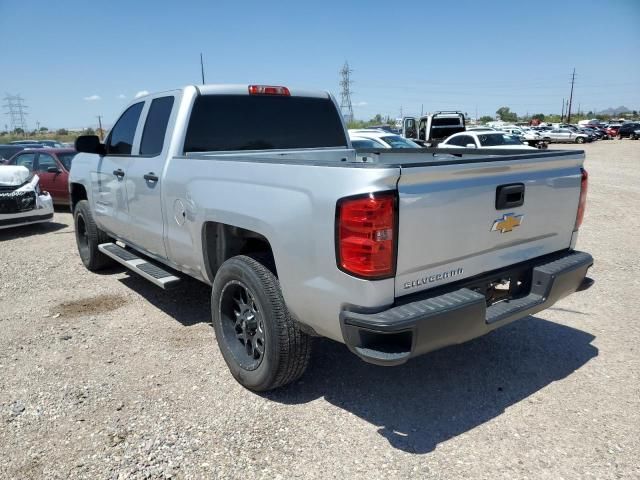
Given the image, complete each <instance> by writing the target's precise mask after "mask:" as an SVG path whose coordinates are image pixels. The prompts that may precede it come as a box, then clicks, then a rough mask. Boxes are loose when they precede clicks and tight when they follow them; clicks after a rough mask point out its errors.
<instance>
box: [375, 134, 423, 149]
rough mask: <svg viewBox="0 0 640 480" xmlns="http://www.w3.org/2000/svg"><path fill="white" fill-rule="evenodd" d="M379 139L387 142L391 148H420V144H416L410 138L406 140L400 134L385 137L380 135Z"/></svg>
mask: <svg viewBox="0 0 640 480" xmlns="http://www.w3.org/2000/svg"><path fill="white" fill-rule="evenodd" d="M380 140H382V141H383V142H385V143H387V144H389V145H390V146H391V148H420V145H418V144H417V143H415V142H412V141H411V140H407V139H406V138H403V137H401V136H400V135H389V136H386V137H380Z"/></svg>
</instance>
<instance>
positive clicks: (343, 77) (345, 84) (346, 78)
mask: <svg viewBox="0 0 640 480" xmlns="http://www.w3.org/2000/svg"><path fill="white" fill-rule="evenodd" d="M352 73H353V70H351V68H349V62H347V61H346V60H345V62H344V65H343V66H342V68H341V69H340V87H342V92H341V94H340V112H342V116H343V117H344V120H345V122H346V123H349V122H352V121H353V105H352V104H351V94H352V93H353V92H352V91H351V84H353V80H351V74H352Z"/></svg>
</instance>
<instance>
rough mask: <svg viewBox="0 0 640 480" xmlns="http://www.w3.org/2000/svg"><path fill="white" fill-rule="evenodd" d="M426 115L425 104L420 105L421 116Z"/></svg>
mask: <svg viewBox="0 0 640 480" xmlns="http://www.w3.org/2000/svg"><path fill="white" fill-rule="evenodd" d="M422 115H424V103H423V104H422V105H420V116H422Z"/></svg>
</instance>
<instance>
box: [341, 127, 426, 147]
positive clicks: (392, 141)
mask: <svg viewBox="0 0 640 480" xmlns="http://www.w3.org/2000/svg"><path fill="white" fill-rule="evenodd" d="M349 139H350V140H351V145H352V146H353V148H422V147H421V146H420V145H418V144H417V143H415V142H412V141H411V140H408V139H406V138H404V137H401V136H400V135H396V134H394V133H389V132H387V131H385V130H373V129H359V130H349Z"/></svg>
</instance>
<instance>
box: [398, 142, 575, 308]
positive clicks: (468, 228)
mask: <svg viewBox="0 0 640 480" xmlns="http://www.w3.org/2000/svg"><path fill="white" fill-rule="evenodd" d="M550 153H551V152H547V153H545V154H544V155H541V156H540V157H536V156H535V155H532V156H529V158H524V159H513V157H511V159H498V158H496V159H495V161H494V160H493V159H490V158H489V159H487V158H485V159H483V160H482V161H478V162H470V161H469V160H466V161H462V160H461V161H460V162H459V163H456V162H455V161H454V162H451V163H444V164H438V163H434V164H431V165H428V164H424V163H422V164H414V165H411V164H410V163H407V164H405V165H403V166H402V167H401V176H400V179H399V182H398V192H399V229H398V231H399V234H398V254H397V273H396V283H395V294H396V296H401V295H406V294H409V293H414V292H418V291H421V290H426V289H429V288H433V287H438V286H441V285H444V284H446V283H450V282H454V281H456V280H460V279H463V278H468V277H472V276H474V275H478V274H481V273H485V272H488V271H491V270H495V269H498V268H503V267H506V266H509V265H512V264H515V263H518V262H523V261H526V260H529V259H532V258H535V257H538V256H541V255H545V254H548V253H552V252H556V251H559V250H563V249H567V248H569V247H570V246H571V241H572V235H573V230H574V225H575V220H576V213H577V209H578V202H579V196H580V180H581V171H580V167H581V166H582V164H583V161H584V154H583V153H582V152H560V151H559V152H558V153H557V154H555V155H553V154H551V155H550ZM506 185H515V187H514V191H515V192H518V191H520V190H521V189H522V188H523V189H524V190H523V191H524V198H523V203H522V205H520V206H515V207H506V208H498V207H504V205H503V204H500V205H497V204H496V197H497V195H498V189H499V187H501V186H506ZM509 191H510V190H509V189H507V190H503V194H504V192H507V193H508V192H509ZM516 198H517V193H516V196H512V197H510V199H511V200H514V199H516ZM514 203H518V202H517V201H516V202H514Z"/></svg>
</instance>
